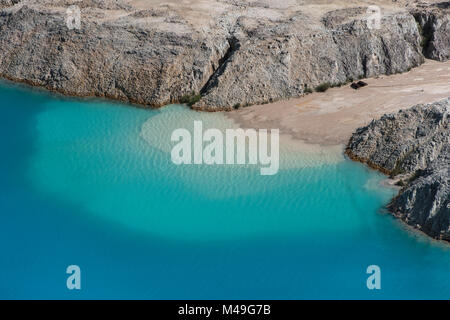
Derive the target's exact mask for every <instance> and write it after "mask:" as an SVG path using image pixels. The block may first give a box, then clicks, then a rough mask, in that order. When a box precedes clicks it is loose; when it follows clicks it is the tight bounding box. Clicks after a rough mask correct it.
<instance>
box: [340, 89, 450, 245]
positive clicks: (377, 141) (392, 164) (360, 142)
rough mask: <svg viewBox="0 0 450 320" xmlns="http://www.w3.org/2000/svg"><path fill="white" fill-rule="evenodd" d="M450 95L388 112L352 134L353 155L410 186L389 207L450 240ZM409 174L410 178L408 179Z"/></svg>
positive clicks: (430, 233) (348, 152) (421, 228)
mask: <svg viewBox="0 0 450 320" xmlns="http://www.w3.org/2000/svg"><path fill="white" fill-rule="evenodd" d="M449 113H450V98H449V99H446V100H443V101H440V102H436V103H433V104H429V105H418V106H415V107H413V108H411V109H408V110H402V111H400V112H399V113H396V114H390V115H385V116H383V117H382V118H381V119H379V120H376V121H372V123H370V124H369V125H368V126H366V127H364V128H360V129H358V130H357V132H356V133H355V134H354V135H353V136H352V138H351V140H350V142H349V144H348V148H347V154H348V155H349V156H350V157H351V158H352V159H354V160H357V161H361V162H364V163H367V164H368V165H370V166H371V167H373V168H376V169H379V170H381V171H382V172H384V173H387V174H391V176H392V177H398V176H402V177H403V179H404V180H403V181H402V182H403V183H402V184H403V185H404V187H403V188H402V190H401V191H400V193H399V195H398V196H397V197H396V198H395V199H393V201H392V202H391V204H389V206H388V208H389V209H390V210H391V211H392V212H393V213H394V214H395V215H396V216H397V217H400V218H401V219H402V220H404V221H405V222H407V223H408V224H410V225H412V226H414V227H416V228H418V229H420V230H422V231H423V232H425V233H426V234H428V235H430V236H432V237H434V238H438V239H444V240H447V241H450V126H449V118H450V116H449ZM405 177H406V178H405Z"/></svg>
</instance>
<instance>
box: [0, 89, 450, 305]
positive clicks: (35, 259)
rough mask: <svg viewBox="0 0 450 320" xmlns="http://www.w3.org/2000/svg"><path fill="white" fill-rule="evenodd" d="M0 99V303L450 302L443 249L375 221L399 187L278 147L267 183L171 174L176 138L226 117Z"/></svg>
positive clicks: (237, 175)
mask: <svg viewBox="0 0 450 320" xmlns="http://www.w3.org/2000/svg"><path fill="white" fill-rule="evenodd" d="M0 98H1V100H0V111H1V117H0V150H1V154H0V176H1V180H0V252H1V255H0V298H2V299H17V298H26V299H42V298H57V299H79V298H88V299H95V298H102V299H107V298H126V299H128V298H137V299H232V298H234V299H304V298H306V299H314V298H319V299H331V298H344V299H350V298H357V299H380V298H383V299H385V298H386V299H391V298H393V299H405V298H413V299H416V298H425V299H427V298H437V299H449V298H450V268H449V267H448V266H449V265H450V247H449V246H448V245H446V244H442V243H438V242H435V241H431V240H428V239H427V238H426V237H424V236H422V235H419V234H417V233H415V232H411V231H410V230H409V229H408V228H406V227H404V226H403V224H402V223H400V222H398V221H397V220H395V219H394V218H392V217H391V216H390V215H388V214H386V213H385V212H384V210H383V207H384V205H385V204H386V203H387V202H388V201H389V199H390V198H391V197H392V196H393V195H394V193H395V191H394V190H391V189H387V188H384V187H382V186H381V185H380V181H381V180H382V179H383V177H382V176H381V175H380V174H378V173H376V172H373V171H371V170H369V169H367V168H365V167H364V166H363V165H360V164H357V163H353V162H351V161H348V160H346V159H344V158H343V156H342V155H341V154H338V155H336V154H335V151H333V150H324V151H322V152H321V153H319V154H318V155H317V154H316V155H311V154H308V153H306V152H305V153H302V152H298V154H296V155H295V156H294V157H293V156H292V154H287V153H285V152H282V154H281V158H282V166H281V170H280V172H279V173H278V174H277V175H275V176H261V175H259V168H255V167H247V166H240V167H236V166H234V167H233V166H231V167H230V166H229V167H205V166H182V167H177V166H175V165H174V164H172V162H171V160H170V153H169V151H168V150H169V149H168V145H169V142H170V140H169V139H170V133H171V132H172V130H173V128H177V127H179V126H180V125H183V124H186V126H189V124H192V120H194V119H201V120H203V121H205V123H209V124H210V125H211V126H219V127H220V126H227V125H228V122H227V121H228V120H226V118H225V117H224V115H223V114H220V113H219V114H200V113H196V112H193V111H189V110H187V109H186V108H183V107H181V106H169V107H166V108H163V109H161V110H143V109H137V108H131V107H129V106H122V105H119V104H114V103H109V102H100V101H78V100H70V99H66V98H61V97H59V96H52V95H49V94H47V93H42V92H36V91H33V90H30V89H25V88H19V87H17V86H10V85H8V84H3V85H2V86H0ZM72 264H75V265H79V266H80V268H81V272H82V289H81V290H79V291H76V290H74V291H70V290H68V289H67V288H66V279H67V277H68V275H67V274H66V272H65V271H66V267H67V266H69V265H72ZM373 264H375V265H378V266H380V268H381V275H382V277H381V279H382V280H381V283H382V288H381V290H375V291H371V290H368V289H367V287H366V279H367V277H368V275H367V274H366V268H367V266H369V265H373Z"/></svg>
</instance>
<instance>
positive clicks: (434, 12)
mask: <svg viewBox="0 0 450 320" xmlns="http://www.w3.org/2000/svg"><path fill="white" fill-rule="evenodd" d="M371 4H376V5H379V6H380V8H381V14H382V19H381V22H380V25H379V26H380V28H370V27H369V25H368V23H367V18H368V13H367V9H368V7H367V6H368V4H367V3H366V2H365V1H362V0H361V1H359V0H356V1H351V3H349V1H343V0H335V1H322V0H285V1H277V0H245V1H244V0H209V1H202V0H192V1H189V2H183V1H169V0H167V1H164V0H149V1H143V0H128V1H127V0H83V1H79V0H72V1H71V0H0V48H1V49H0V77H3V78H8V79H11V80H14V81H22V82H27V83H29V84H32V85H36V86H41V87H45V88H48V89H50V90H54V91H58V92H61V93H63V94H68V95H76V96H99V97H108V98H112V99H118V100H122V101H127V102H133V103H139V104H143V105H147V106H151V107H159V106H163V105H165V104H169V103H176V102H187V103H189V104H190V105H192V106H193V107H194V108H197V109H202V110H229V109H232V108H238V107H240V106H247V105H252V104H261V103H266V102H271V101H275V100H280V99H286V98H290V97H297V96H301V95H302V94H304V93H307V92H310V91H311V90H314V88H315V87H317V86H320V85H322V84H327V85H340V84H343V83H346V82H348V81H350V80H352V79H357V78H359V77H372V76H376V75H379V74H393V73H399V72H404V71H407V70H409V69H411V68H413V67H416V66H418V65H420V64H421V63H422V62H423V61H424V55H425V57H429V58H432V59H436V60H442V61H443V60H446V59H448V58H449V52H450V23H449V8H448V7H449V6H448V4H449V2H439V1H431V0H430V1H428V3H426V4H423V3H422V4H421V3H418V2H417V1H407V0H398V1H388V0H374V1H371ZM71 5H77V6H78V7H79V9H80V12H81V24H80V28H70V27H69V25H68V24H67V18H68V11H67V9H68V8H69V6H71ZM71 12H72V14H73V13H74V12H75V11H71Z"/></svg>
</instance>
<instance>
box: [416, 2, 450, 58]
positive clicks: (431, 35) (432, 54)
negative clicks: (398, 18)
mask: <svg viewBox="0 0 450 320" xmlns="http://www.w3.org/2000/svg"><path fill="white" fill-rule="evenodd" d="M412 13H413V15H414V16H415V18H416V20H417V22H418V24H419V25H420V29H421V34H422V38H423V39H422V46H423V53H424V55H425V56H426V57H427V58H430V59H433V60H438V61H447V60H448V59H450V1H447V2H441V3H437V4H433V5H431V6H426V7H419V8H418V9H415V10H413V11H412Z"/></svg>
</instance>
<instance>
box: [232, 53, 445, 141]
mask: <svg viewBox="0 0 450 320" xmlns="http://www.w3.org/2000/svg"><path fill="white" fill-rule="evenodd" d="M364 81H365V82H367V83H368V84H369V86H367V87H364V88H362V89H359V90H353V89H352V88H350V87H349V86H348V85H347V86H345V87H341V88H332V89H329V90H328V91H327V92H325V93H313V94H310V95H307V96H305V97H302V98H296V99H290V100H285V101H279V102H276V103H271V104H266V105H259V106H251V107H247V108H243V109H240V110H236V111H232V112H228V113H227V116H228V117H230V118H232V119H233V120H234V121H236V122H237V123H238V125H240V126H241V127H243V128H256V129H259V128H279V129H280V133H281V134H286V135H290V136H292V137H293V138H294V139H298V140H302V141H304V142H306V143H310V144H321V145H341V144H345V143H347V141H348V139H349V138H350V136H351V134H352V133H353V132H354V131H355V130H356V129H357V128H358V127H361V126H364V125H367V124H368V123H370V121H372V119H377V118H379V117H381V116H382V115H383V114H386V113H392V112H396V111H398V110H400V109H405V108H409V107H412V106H414V105H416V104H419V103H430V102H434V101H437V100H440V99H443V98H446V97H450V61H447V62H436V61H431V60H428V61H426V63H425V64H423V65H422V66H420V67H418V68H415V69H413V70H411V71H409V72H407V73H403V74H397V75H392V76H380V77H379V78H374V79H364Z"/></svg>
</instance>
